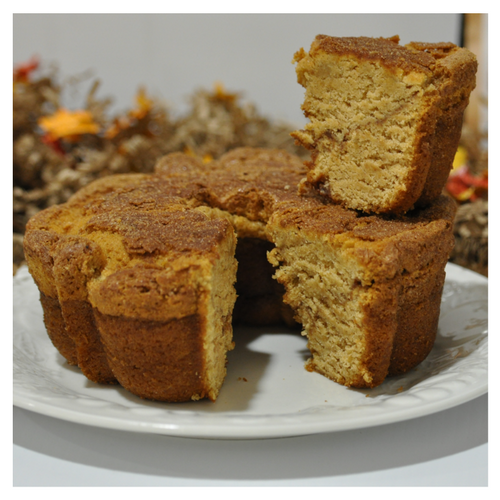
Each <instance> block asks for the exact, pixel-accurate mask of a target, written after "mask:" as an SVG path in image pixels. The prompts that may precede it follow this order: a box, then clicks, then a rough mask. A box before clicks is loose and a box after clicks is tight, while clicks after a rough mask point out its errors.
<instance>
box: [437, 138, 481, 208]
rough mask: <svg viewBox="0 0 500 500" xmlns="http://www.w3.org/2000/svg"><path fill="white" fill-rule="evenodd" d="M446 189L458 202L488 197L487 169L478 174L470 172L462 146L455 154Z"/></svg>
mask: <svg viewBox="0 0 500 500" xmlns="http://www.w3.org/2000/svg"><path fill="white" fill-rule="evenodd" d="M446 190H447V191H448V193H449V194H451V196H453V198H455V200H457V201H458V202H460V203H464V202H468V201H476V200H478V199H487V197H488V170H486V169H485V170H483V171H482V172H481V173H480V174H479V175H474V174H472V173H471V171H470V168H469V165H468V158H467V150H466V149H465V148H464V147H463V146H459V147H458V150H457V152H456V154H455V159H454V161H453V169H452V171H451V172H450V175H449V177H448V180H447V182H446Z"/></svg>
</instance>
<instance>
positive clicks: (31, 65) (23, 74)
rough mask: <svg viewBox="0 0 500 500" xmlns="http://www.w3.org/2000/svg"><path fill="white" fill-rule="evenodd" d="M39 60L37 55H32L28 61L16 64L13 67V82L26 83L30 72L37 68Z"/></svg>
mask: <svg viewBox="0 0 500 500" xmlns="http://www.w3.org/2000/svg"><path fill="white" fill-rule="evenodd" d="M39 65H40V61H39V59H38V57H35V56H34V57H32V58H31V59H30V60H29V61H27V62H25V63H22V64H18V65H17V66H16V67H15V68H14V83H27V82H28V81H29V80H30V76H31V73H33V71H35V70H36V69H38V66H39Z"/></svg>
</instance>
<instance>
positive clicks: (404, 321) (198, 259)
mask: <svg viewBox="0 0 500 500" xmlns="http://www.w3.org/2000/svg"><path fill="white" fill-rule="evenodd" d="M304 175H305V168H304V166H303V164H302V162H301V160H300V159H299V158H297V157H295V156H293V155H290V154H288V153H286V152H284V151H280V150H265V149H253V148H240V149H237V150H234V151H231V152H229V153H227V154H226V155H224V156H222V157H221V158H220V159H219V160H217V161H213V162H212V163H210V164H207V165H204V164H203V163H202V162H201V161H199V160H196V159H194V158H192V157H191V156H188V155H183V154H179V153H175V154H172V155H168V156H167V157H165V158H163V159H161V160H160V161H159V162H158V164H157V167H156V172H155V173H154V174H151V175H147V174H127V175H118V176H113V177H106V178H103V179H101V180H98V181H95V182H94V183H92V184H90V185H89V186H87V187H85V188H83V189H82V190H80V191H79V192H78V193H76V194H75V195H74V196H73V198H71V199H70V200H69V201H68V202H67V203H66V204H63V205H60V206H56V207H51V208H49V209H46V210H45V211H42V212H40V213H39V214H37V215H36V216H35V217H34V218H32V219H31V220H30V222H29V224H28V228H27V232H26V236H25V254H26V259H27V262H28V266H29V270H30V272H31V274H32V276H33V278H34V280H35V283H36V284H37V285H38V287H39V290H40V293H41V298H42V306H43V308H44V314H45V324H46V326H47V330H48V332H49V335H50V337H51V339H52V341H53V343H54V345H55V346H56V347H57V348H58V349H59V351H60V352H61V354H62V355H63V356H64V357H65V358H66V359H67V360H68V362H69V363H71V364H77V365H78V366H79V367H80V368H81V369H82V371H83V373H84V374H85V375H86V376H87V377H88V378H89V379H90V380H93V381H96V382H103V383H112V382H116V381H118V382H119V383H120V384H122V385H123V387H125V388H126V389H128V390H130V391H131V392H133V393H134V394H136V395H138V396H141V397H144V398H148V399H155V400H162V401H171V402H175V401H187V400H190V399H198V398H203V397H207V398H209V399H212V400H215V399H216V398H217V394H218V392H219V390H220V387H221V385H222V381H223V379H224V376H225V373H226V367H225V363H226V352H227V351H228V350H229V349H231V348H232V347H233V340H232V317H233V314H234V316H235V318H237V319H238V320H239V321H244V322H252V323H254V324H275V323H276V322H281V323H285V324H292V323H293V322H294V320H293V318H294V319H295V321H296V322H298V323H300V324H301V327H302V333H303V334H304V335H306V336H307V338H308V342H309V346H310V349H311V353H312V361H311V362H310V363H309V368H310V369H313V370H315V371H318V372H319V373H322V374H323V375H326V376H327V377H329V378H331V379H333V380H336V381H337V382H339V383H342V384H345V385H348V386H353V387H374V386H376V385H378V384H380V383H381V382H382V381H383V380H384V378H385V377H386V376H387V375H390V374H397V373H403V372H405V371H407V370H409V369H411V368H412V367H413V366H415V365H416V364H417V363H419V362H420V361H421V360H422V359H423V358H424V357H425V356H426V355H427V354H428V352H429V350H430V348H431V347H432V344H433V341H434V336H435V334H436V329H437V320H438V316H439V308H440V298H441V289H442V284H443V280H444V267H445V264H446V261H447V258H448V255H449V251H450V249H451V246H452V244H453V235H452V219H453V214H454V202H453V201H452V200H451V199H449V198H446V197H440V198H438V200H436V201H434V202H432V203H431V205H430V206H429V207H428V208H426V209H422V210H416V211H414V212H412V214H407V215H406V216H399V217H396V216H384V215H371V216H370V215H363V214H360V213H359V212H356V211H354V210H349V209H345V208H343V207H341V206H337V205H333V204H331V203H330V202H329V201H328V200H326V199H325V198H324V197H322V196H320V195H319V194H318V193H317V192H316V191H314V190H311V191H310V192H309V193H307V194H305V193H304V194H302V195H299V193H298V184H299V182H300V180H301V179H302V178H303V177H304ZM237 260H238V262H237ZM237 266H238V271H237V269H236V267H237ZM273 266H274V267H273ZM274 268H275V269H274ZM273 273H275V277H276V278H277V279H276V280H273V279H272V275H273ZM235 280H239V281H240V283H238V281H236V284H235V286H236V291H237V293H238V296H239V297H238V299H237V300H236V293H235V287H234V286H233V284H234V282H235ZM235 300H236V303H235ZM234 341H235V342H236V348H237V345H238V339H237V338H236V339H234Z"/></svg>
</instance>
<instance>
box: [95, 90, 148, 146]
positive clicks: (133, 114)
mask: <svg viewBox="0 0 500 500" xmlns="http://www.w3.org/2000/svg"><path fill="white" fill-rule="evenodd" d="M135 103H136V105H137V106H136V108H134V109H132V110H130V111H128V113H127V116H121V117H118V118H115V119H114V120H113V124H112V125H111V126H110V127H109V128H108V129H107V130H106V132H105V134H104V136H105V137H106V139H113V138H114V137H116V136H117V135H118V134H119V133H120V132H121V131H123V130H126V129H128V128H130V127H131V126H132V125H133V124H134V122H135V120H141V119H142V118H144V117H146V115H147V114H148V113H149V112H150V111H151V109H152V108H153V101H152V100H151V99H149V97H147V95H146V91H145V90H144V88H142V87H141V88H140V89H139V91H138V92H137V94H136V96H135Z"/></svg>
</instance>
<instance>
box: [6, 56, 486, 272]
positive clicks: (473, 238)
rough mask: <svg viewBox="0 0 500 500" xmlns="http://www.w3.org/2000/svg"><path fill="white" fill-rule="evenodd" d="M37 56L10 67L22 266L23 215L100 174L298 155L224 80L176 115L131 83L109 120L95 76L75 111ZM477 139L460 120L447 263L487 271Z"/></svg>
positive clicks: (16, 233) (285, 132) (283, 131)
mask: <svg viewBox="0 0 500 500" xmlns="http://www.w3.org/2000/svg"><path fill="white" fill-rule="evenodd" d="M40 73H41V68H40V61H39V60H38V59H36V58H33V59H31V60H30V61H28V62H27V63H25V64H21V65H19V66H17V67H16V68H14V78H13V80H14V92H13V140H14V145H13V158H14V165H13V169H14V171H13V174H14V175H13V178H14V187H13V244H14V254H13V260H14V262H13V264H14V273H15V272H16V270H17V268H18V266H19V265H21V264H22V262H23V260H24V257H23V250H22V240H23V234H24V230H25V226H26V222H27V221H28V219H29V218H30V217H31V216H32V215H34V214H35V213H36V212H38V211H39V210H42V209H43V208H46V207H48V206H51V205H54V204H58V203H63V202H65V201H66V200H68V198H69V197H70V196H71V195H72V194H73V193H75V192H76V191H77V190H78V189H80V188H81V187H83V186H85V185H86V184H88V183H89V182H91V181H93V180H94V179H96V178H98V177H102V176H105V175H110V174H115V173H126V172H151V171H152V170H153V168H154V164H155V162H156V160H157V159H158V158H159V157H160V156H163V155H165V154H167V153H170V152H173V151H184V152H187V153H189V154H193V155H196V156H199V157H201V158H203V159H206V160H210V159H212V158H218V157H219V156H220V155H222V154H223V153H225V152H226V151H229V150H230V149H232V148H235V147H240V146H254V147H271V148H282V149H286V150H287V151H289V152H291V153H294V154H297V155H299V156H305V155H306V151H305V150H303V149H302V148H300V147H299V146H296V145H295V144H294V142H293V139H292V138H291V137H290V132H291V131H292V130H294V128H295V127H294V126H292V125H289V124H286V123H278V122H275V121H273V120H270V119H268V118H266V117H264V116H262V115H261V114H259V112H258V111H257V109H256V107H255V106H254V105H253V104H251V103H242V102H241V95H240V94H238V93H229V92H226V90H225V89H224V87H223V86H222V85H221V84H217V85H216V86H215V88H214V90H213V91H207V90H204V89H201V90H198V91H196V92H195V93H194V94H193V95H192V96H190V109H189V111H188V113H187V114H186V115H185V116H181V117H180V118H173V117H172V116H171V111H170V110H169V109H168V107H167V106H166V105H164V104H163V103H162V102H160V101H159V100H158V99H153V98H151V97H150V96H148V95H147V93H146V91H145V89H143V88H141V89H139V90H138V92H137V95H136V98H135V105H134V107H133V108H132V109H130V110H128V111H126V112H124V113H123V114H121V115H119V116H117V117H113V118H109V117H108V108H109V106H110V104H111V101H110V100H109V99H98V98H97V90H98V88H99V81H98V80H96V81H95V82H94V83H93V85H92V86H91V88H90V91H89V92H88V94H87V96H86V98H85V102H84V104H83V106H82V107H81V108H80V109H76V110H68V109H66V108H65V107H64V106H63V103H62V102H61V101H62V99H61V95H62V91H63V87H62V85H61V84H59V83H58V74H57V70H52V71H49V72H48V73H46V74H40ZM484 142H485V138H484V137H482V136H481V137H480V136H478V134H477V133H472V132H471V131H470V130H468V129H467V128H466V127H464V130H463V132H462V139H461V145H460V147H459V149H458V151H457V155H456V157H455V164H454V169H453V171H452V173H451V174H450V177H449V179H448V183H447V186H446V189H447V191H448V192H449V193H450V194H451V195H452V196H453V197H454V198H455V199H456V200H457V202H458V203H459V205H460V206H459V208H458V213H457V217H456V222H455V235H456V246H455V250H454V251H453V253H452V255H451V258H450V260H451V261H452V262H455V263H457V264H459V265H462V266H464V267H468V268H471V269H473V270H475V271H477V272H480V273H482V274H485V275H487V272H488V201H487V200H488V173H487V172H488V167H487V164H488V155H487V147H486V148H485V147H484V146H483V144H484Z"/></svg>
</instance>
